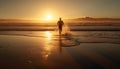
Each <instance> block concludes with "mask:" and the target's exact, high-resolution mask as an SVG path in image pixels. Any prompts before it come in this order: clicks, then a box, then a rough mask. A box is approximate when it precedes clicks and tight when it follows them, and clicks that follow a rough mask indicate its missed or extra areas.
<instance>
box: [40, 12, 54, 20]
mask: <svg viewBox="0 0 120 69" xmlns="http://www.w3.org/2000/svg"><path fill="white" fill-rule="evenodd" d="M42 20H43V21H53V20H54V15H53V14H52V13H47V14H44V16H43V18H42Z"/></svg>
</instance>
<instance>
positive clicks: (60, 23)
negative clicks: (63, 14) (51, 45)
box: [57, 18, 64, 35]
mask: <svg viewBox="0 0 120 69" xmlns="http://www.w3.org/2000/svg"><path fill="white" fill-rule="evenodd" d="M57 25H58V30H59V35H61V33H62V27H63V25H64V22H63V21H62V19H61V18H59V21H58V22H57Z"/></svg>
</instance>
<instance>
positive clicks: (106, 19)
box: [68, 17, 120, 21]
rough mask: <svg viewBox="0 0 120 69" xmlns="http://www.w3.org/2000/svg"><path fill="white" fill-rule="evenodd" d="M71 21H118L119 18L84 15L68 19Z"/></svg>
mask: <svg viewBox="0 0 120 69" xmlns="http://www.w3.org/2000/svg"><path fill="white" fill-rule="evenodd" d="M68 20H73V21H120V18H92V17H85V18H75V19H68Z"/></svg>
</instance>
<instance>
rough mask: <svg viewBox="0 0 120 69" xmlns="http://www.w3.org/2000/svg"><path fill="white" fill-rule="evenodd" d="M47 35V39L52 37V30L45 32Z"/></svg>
mask: <svg viewBox="0 0 120 69" xmlns="http://www.w3.org/2000/svg"><path fill="white" fill-rule="evenodd" d="M45 37H47V39H51V37H52V33H51V32H50V31H47V32H45Z"/></svg>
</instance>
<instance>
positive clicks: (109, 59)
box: [0, 31, 120, 69]
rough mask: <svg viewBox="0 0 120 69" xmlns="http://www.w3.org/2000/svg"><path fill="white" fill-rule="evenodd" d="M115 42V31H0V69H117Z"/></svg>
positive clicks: (119, 45)
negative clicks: (63, 32) (60, 33)
mask: <svg viewBox="0 0 120 69" xmlns="http://www.w3.org/2000/svg"><path fill="white" fill-rule="evenodd" d="M119 41H120V33H119V31H118V32H111V31H110V32H104V31H103V32H97V31H95V32H79V31H78V32H72V34H70V35H67V36H66V35H63V36H61V37H60V36H58V35H56V34H54V33H53V32H51V31H42V32H39V31H37V32H35V31H34V32H31V31H21V32H20V31H10V32H9V31H1V32H0V69H119V68H120V54H119V53H120V42H119Z"/></svg>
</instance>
